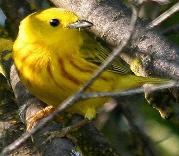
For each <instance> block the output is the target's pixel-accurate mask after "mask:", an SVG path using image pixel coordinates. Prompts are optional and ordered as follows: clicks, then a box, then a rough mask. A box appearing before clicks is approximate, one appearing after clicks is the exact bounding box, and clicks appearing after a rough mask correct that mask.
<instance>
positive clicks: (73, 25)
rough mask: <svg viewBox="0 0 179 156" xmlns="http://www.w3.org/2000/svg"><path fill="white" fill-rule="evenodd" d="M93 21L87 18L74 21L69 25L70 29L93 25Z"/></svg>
mask: <svg viewBox="0 0 179 156" xmlns="http://www.w3.org/2000/svg"><path fill="white" fill-rule="evenodd" d="M92 26H93V23H91V22H89V21H86V20H78V21H76V22H74V23H71V24H69V25H68V28H70V29H78V28H89V27H92Z"/></svg>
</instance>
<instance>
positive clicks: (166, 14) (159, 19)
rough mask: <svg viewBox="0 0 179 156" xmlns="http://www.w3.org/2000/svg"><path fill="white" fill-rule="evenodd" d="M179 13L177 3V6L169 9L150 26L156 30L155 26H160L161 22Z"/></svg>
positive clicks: (178, 3)
mask: <svg viewBox="0 0 179 156" xmlns="http://www.w3.org/2000/svg"><path fill="white" fill-rule="evenodd" d="M177 11H179V2H177V3H176V4H175V5H173V6H172V7H171V8H170V9H168V10H167V11H165V12H164V13H163V14H161V15H160V16H159V17H157V18H156V19H154V20H153V21H152V22H151V23H150V24H149V26H148V27H149V28H154V27H155V26H158V25H159V24H160V23H161V22H163V21H165V20H166V19H167V18H168V17H170V16H171V15H173V14H174V13H176V12H177Z"/></svg>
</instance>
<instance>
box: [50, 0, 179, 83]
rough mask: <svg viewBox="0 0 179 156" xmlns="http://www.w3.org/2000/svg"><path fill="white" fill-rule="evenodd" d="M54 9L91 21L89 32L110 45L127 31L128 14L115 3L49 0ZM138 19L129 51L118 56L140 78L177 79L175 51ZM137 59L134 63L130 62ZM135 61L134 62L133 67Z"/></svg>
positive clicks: (178, 54) (112, 0)
mask: <svg viewBox="0 0 179 156" xmlns="http://www.w3.org/2000/svg"><path fill="white" fill-rule="evenodd" d="M51 1H52V2H53V3H54V4H55V5H56V6H58V7H63V8H66V9H68V10H71V11H74V12H75V13H76V14H77V15H79V16H80V17H81V18H84V19H86V20H89V21H91V22H92V23H93V24H94V26H93V28H92V30H91V31H92V32H93V33H95V34H96V35H97V36H100V37H102V38H103V39H104V40H106V41H107V42H108V43H109V44H110V45H112V46H116V45H118V44H119V42H120V41H121V40H122V39H123V38H125V36H126V32H128V30H129V22H130V11H129V10H128V9H127V8H126V7H125V6H124V5H123V4H122V2H121V1H118V0H103V1H89V0H51ZM146 27H147V24H146V23H144V22H142V21H141V20H138V24H137V26H136V33H135V35H134V36H133V38H132V42H131V44H130V46H129V49H130V50H129V49H126V52H125V53H121V57H122V58H123V59H124V60H125V61H126V62H127V63H129V64H130V65H131V67H134V68H133V69H132V70H133V71H134V72H135V73H136V74H137V75H141V76H149V75H150V76H156V77H157V76H159V77H166V78H172V79H175V80H177V79H178V78H179V63H178V62H179V48H178V47H176V46H175V45H173V44H171V43H170V42H168V41H167V40H166V39H165V37H163V36H161V35H160V33H159V32H158V31H156V30H147V29H146ZM135 59H137V60H138V61H134V60H135ZM136 62H138V63H137V64H136Z"/></svg>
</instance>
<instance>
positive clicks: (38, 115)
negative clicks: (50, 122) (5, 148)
mask: <svg viewBox="0 0 179 156" xmlns="http://www.w3.org/2000/svg"><path fill="white" fill-rule="evenodd" d="M54 110H55V108H54V107H53V106H51V105H50V106H47V107H45V108H44V109H42V110H40V111H38V112H37V113H36V114H35V115H34V116H32V117H30V118H29V119H27V129H26V131H27V132H30V131H31V130H32V128H33V127H34V126H35V125H36V123H37V122H38V121H39V120H40V119H42V118H44V117H47V116H48V115H49V114H50V113H52V112H53V111H54Z"/></svg>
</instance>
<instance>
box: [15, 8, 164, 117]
mask: <svg viewBox="0 0 179 156" xmlns="http://www.w3.org/2000/svg"><path fill="white" fill-rule="evenodd" d="M92 26H93V23H91V22H89V21H87V20H83V19H80V18H79V17H78V16H77V15H76V14H75V13H74V12H71V11H68V10H66V9H63V8H55V7H54V8H48V9H45V10H42V11H38V12H35V13H32V14H30V15H28V16H27V17H25V18H24V19H23V20H22V21H21V22H20V26H19V32H18V35H17V38H16V40H15V42H14V45H13V54H12V56H13V60H14V63H15V66H16V69H17V72H18V75H19V77H20V79H21V81H22V83H23V84H24V85H25V86H26V87H27V88H28V90H29V91H30V92H31V93H32V94H33V95H35V96H36V97H37V98H38V99H40V100H41V101H43V102H44V103H46V104H47V105H48V106H49V107H47V108H49V109H46V111H44V112H50V110H52V108H56V107H57V106H58V105H60V103H62V101H64V100H65V99H66V98H68V97H69V96H71V95H72V94H74V93H75V92H76V91H78V90H79V89H80V87H82V86H83V85H84V84H85V82H86V81H88V80H89V79H90V78H91V76H92V75H93V74H94V72H95V71H96V70H97V69H98V68H99V66H100V65H101V64H102V63H103V62H104V61H105V60H106V58H107V57H108V56H109V55H110V54H111V50H110V48H108V47H107V46H106V45H104V44H102V43H101V42H100V41H98V40H97V39H96V37H95V36H94V35H93V34H91V33H89V31H88V30H87V29H90V28H91V27H92ZM145 83H152V84H153V83H154V84H155V83H157V84H158V83H163V80H161V79H160V78H150V77H141V76H136V75H134V74H133V73H132V72H131V70H130V68H129V67H128V66H126V65H125V64H124V63H123V61H122V60H121V58H120V57H117V58H115V59H114V60H113V61H112V63H111V64H110V65H108V67H107V69H106V70H105V71H104V72H103V73H102V74H101V75H100V76H99V77H98V78H97V79H96V80H95V82H94V83H93V84H92V85H91V86H89V87H88V89H87V90H86V91H87V92H94V91H95V92H107V91H122V90H127V89H131V88H136V87H140V86H142V85H143V84H145ZM107 99H108V98H107V97H101V98H92V99H86V100H82V101H78V102H76V103H75V104H74V105H72V106H71V107H69V108H68V109H67V110H66V111H67V112H70V113H77V114H80V115H83V116H84V117H85V118H87V119H90V120H91V119H93V118H95V116H96V112H97V110H98V108H100V107H102V106H103V104H104V103H105V102H106V101H107ZM47 114H48V113H47ZM36 119H38V117H36Z"/></svg>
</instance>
